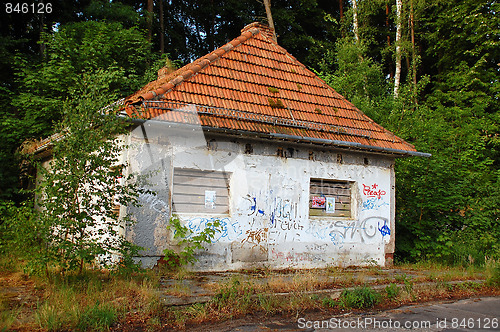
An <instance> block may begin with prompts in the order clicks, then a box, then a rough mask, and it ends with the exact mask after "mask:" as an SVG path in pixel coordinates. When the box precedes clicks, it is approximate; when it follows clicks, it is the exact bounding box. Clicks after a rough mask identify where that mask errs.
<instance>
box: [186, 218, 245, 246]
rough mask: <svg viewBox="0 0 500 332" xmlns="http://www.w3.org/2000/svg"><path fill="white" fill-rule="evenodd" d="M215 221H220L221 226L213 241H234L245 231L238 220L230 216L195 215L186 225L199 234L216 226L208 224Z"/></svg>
mask: <svg viewBox="0 0 500 332" xmlns="http://www.w3.org/2000/svg"><path fill="white" fill-rule="evenodd" d="M215 221H219V224H220V228H219V229H218V231H217V232H216V233H215V236H214V238H213V240H212V242H219V241H220V240H221V239H224V240H227V241H234V240H236V239H237V238H238V237H239V236H240V235H241V234H242V233H243V232H242V230H241V228H240V226H239V224H238V222H236V221H233V220H231V219H230V218H228V217H225V218H217V217H211V218H206V217H195V218H191V219H188V220H187V223H186V227H187V228H189V230H191V231H192V232H193V234H198V233H200V232H202V231H203V230H204V229H205V228H207V227H212V228H214V226H207V224H213V223H214V222H215Z"/></svg>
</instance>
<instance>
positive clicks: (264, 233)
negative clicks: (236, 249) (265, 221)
mask: <svg viewBox="0 0 500 332" xmlns="http://www.w3.org/2000/svg"><path fill="white" fill-rule="evenodd" d="M267 237H268V228H260V229H256V230H252V229H249V230H247V231H246V237H245V238H243V240H241V244H242V246H243V245H244V244H245V243H248V244H249V245H250V248H251V249H253V248H255V247H259V250H260V251H261V252H263V253H266V252H267Z"/></svg>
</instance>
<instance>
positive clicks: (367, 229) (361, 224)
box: [306, 217, 391, 249]
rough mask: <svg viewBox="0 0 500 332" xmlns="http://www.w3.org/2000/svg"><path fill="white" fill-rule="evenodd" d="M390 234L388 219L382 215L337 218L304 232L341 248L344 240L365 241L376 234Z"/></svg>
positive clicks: (312, 225)
mask: <svg viewBox="0 0 500 332" xmlns="http://www.w3.org/2000/svg"><path fill="white" fill-rule="evenodd" d="M377 231H378V232H379V233H380V235H382V237H384V236H386V235H390V234H391V230H390V228H389V226H388V220H387V219H386V218H384V217H369V218H366V219H364V220H337V221H335V222H332V223H328V224H326V225H325V224H322V225H316V224H314V223H313V224H311V226H310V227H309V228H308V229H307V230H306V233H308V234H310V235H312V236H313V237H315V238H317V239H318V240H323V241H329V242H331V243H332V244H333V245H334V246H336V247H338V249H341V248H342V247H343V245H344V243H346V242H351V243H352V242H358V241H359V242H362V243H364V242H366V241H369V240H372V239H374V238H375V237H376V236H377Z"/></svg>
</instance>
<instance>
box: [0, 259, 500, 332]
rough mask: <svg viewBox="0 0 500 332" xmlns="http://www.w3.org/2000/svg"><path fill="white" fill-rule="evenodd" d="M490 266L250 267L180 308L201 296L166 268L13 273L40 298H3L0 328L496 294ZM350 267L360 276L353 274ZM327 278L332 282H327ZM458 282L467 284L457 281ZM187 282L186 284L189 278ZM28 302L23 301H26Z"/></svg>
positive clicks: (87, 327)
mask: <svg viewBox="0 0 500 332" xmlns="http://www.w3.org/2000/svg"><path fill="white" fill-rule="evenodd" d="M0 263H1V264H0V268H1V270H0V286H2V285H3V284H2V283H3V282H5V280H6V279H2V277H3V273H5V272H6V269H7V270H11V271H13V270H15V269H16V267H17V268H19V269H20V270H22V266H20V265H18V264H17V263H16V262H11V261H8V260H7V259H6V258H3V259H2V261H1V262H0ZM490 264H491V267H492V268H491V269H490V270H488V271H489V272H487V275H485V276H483V275H482V271H480V270H477V271H476V272H475V274H471V273H472V272H471V271H467V270H465V269H462V268H453V269H449V270H447V271H446V270H442V269H441V268H440V267H438V266H434V267H433V266H425V267H422V266H416V265H406V266H404V267H401V269H404V271H405V273H402V274H396V275H394V274H392V272H391V271H389V270H380V269H378V270H375V269H374V268H366V269H355V270H349V269H348V270H345V269H330V270H311V271H295V272H292V271H288V272H277V271H266V270H264V271H254V272H251V271H250V272H247V273H241V274H234V275H233V276H231V277H223V276H221V277H220V279H218V280H217V281H216V282H215V283H214V284H212V285H210V284H209V283H203V287H205V293H203V294H205V295H206V294H210V295H211V299H210V300H208V302H204V303H196V304H191V305H186V306H180V307H179V306H169V305H168V303H169V298H172V297H176V298H180V299H182V298H186V296H196V295H194V294H192V293H191V292H186V291H181V292H179V289H177V285H178V284H177V283H172V284H170V285H168V286H167V285H165V283H164V278H165V275H164V272H163V271H162V270H161V269H157V270H144V271H143V270H138V271H134V272H131V273H130V272H127V273H122V272H121V271H119V270H117V271H115V272H112V273H110V272H109V271H97V270H94V271H91V270H86V271H84V272H83V273H82V274H79V275H78V274H66V275H64V276H63V275H56V276H54V277H53V278H52V280H47V279H46V278H43V277H30V278H28V277H26V276H23V274H21V273H17V274H13V275H9V276H8V280H9V283H13V284H14V285H17V284H19V283H23V285H24V287H26V288H31V289H32V290H31V292H32V294H36V296H37V298H38V300H35V299H33V298H32V299H31V300H30V299H29V298H30V296H31V295H29V294H17V295H16V296H18V297H20V298H22V299H23V300H22V301H21V302H19V304H15V303H16V302H12V300H9V299H6V298H5V299H4V298H1V297H0V306H1V308H2V311H1V315H0V317H2V323H0V329H1V328H2V326H3V327H6V328H7V329H9V328H14V327H19V326H22V327H23V328H24V329H28V330H29V329H41V330H75V331H94V330H100V331H106V330H108V328H118V326H120V328H122V327H124V326H130V327H135V328H138V327H140V328H144V329H149V330H159V329H164V328H187V329H189V327H190V326H192V325H196V324H206V323H208V322H210V323H214V322H222V321H225V320H229V319H236V318H240V317H244V316H246V315H249V314H252V315H253V316H257V317H259V316H262V317H266V316H275V315H283V316H284V317H286V318H285V319H290V317H294V318H295V317H300V315H303V314H304V313H305V312H307V311H309V310H322V311H324V312H327V313H329V314H340V313H342V312H346V311H358V310H365V309H371V308H387V307H392V306H401V305H402V304H405V303H412V302H414V301H416V300H418V301H428V300H435V299H444V298H446V299H449V298H457V297H462V296H471V295H480V294H488V295H492V294H498V292H499V290H498V283H496V284H495V283H494V281H495V280H496V281H497V282H498V270H499V269H498V265H497V264H496V263H495V262H490ZM495 271H497V272H495ZM353 273H355V274H357V277H355V278H351V277H350V274H353ZM410 274H411V276H410ZM430 274H432V276H431V277H432V279H433V280H434V282H433V283H431V284H429V283H428V281H429V280H428V277H429V276H430ZM169 276H170V277H172V276H171V275H169ZM366 276H377V278H378V279H377V280H378V281H376V282H375V281H372V282H371V283H370V282H367V279H366ZM177 277H178V278H180V279H179V280H178V281H180V280H184V281H186V280H187V281H189V280H191V282H193V283H196V280H197V278H198V277H199V276H197V275H195V274H185V273H184V274H182V275H178V276H177ZM324 277H326V279H324ZM332 277H334V278H332ZM471 277H474V278H482V277H486V278H487V280H488V281H486V282H484V280H475V279H472V280H465V279H469V278H471ZM325 280H332V281H331V282H330V283H327V282H326V281H325ZM459 280H462V282H460V283H456V281H459ZM346 281H347V282H346ZM26 283H27V284H26ZM380 283H382V284H380ZM409 285H410V286H409ZM494 285H496V286H494ZM184 287H189V283H187V284H185V286H184ZM198 287H199V286H198ZM495 287H496V288H495ZM325 289H331V290H333V293H329V292H325ZM276 293H279V294H276ZM160 294H163V295H165V294H168V297H167V298H165V297H163V298H161V297H160ZM332 294H333V295H332ZM334 294H337V295H334ZM25 301H26V304H23V303H24V302H25ZM29 308H31V309H29ZM2 324H3V325H2Z"/></svg>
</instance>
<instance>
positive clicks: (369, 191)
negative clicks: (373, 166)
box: [363, 183, 386, 199]
mask: <svg viewBox="0 0 500 332" xmlns="http://www.w3.org/2000/svg"><path fill="white" fill-rule="evenodd" d="M385 194H386V192H385V191H384V190H382V189H380V188H379V186H378V184H376V183H374V184H372V185H371V186H367V185H366V184H363V195H365V196H366V197H368V198H370V197H376V198H378V199H381V198H382V196H385Z"/></svg>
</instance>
